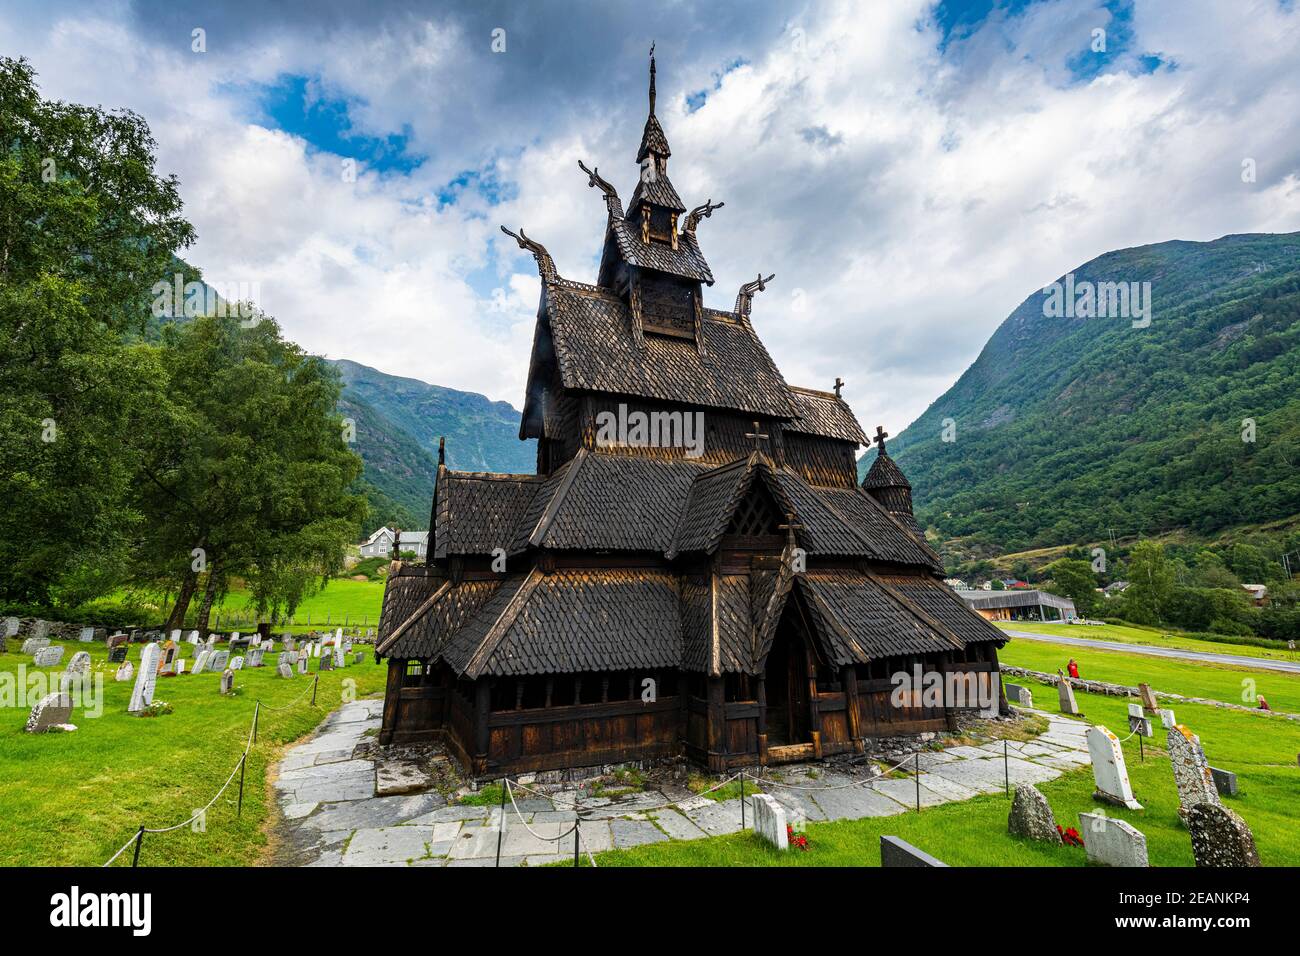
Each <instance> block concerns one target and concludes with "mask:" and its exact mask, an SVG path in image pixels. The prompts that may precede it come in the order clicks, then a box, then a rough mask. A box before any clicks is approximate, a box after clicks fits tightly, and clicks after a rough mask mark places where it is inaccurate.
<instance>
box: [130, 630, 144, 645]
mask: <svg viewBox="0 0 1300 956" xmlns="http://www.w3.org/2000/svg"><path fill="white" fill-rule="evenodd" d="M142 640H143V638H142V637H141V636H140V631H139V630H137V629H132V631H131V643H132V644H139V643H140V642H141V641H142Z"/></svg>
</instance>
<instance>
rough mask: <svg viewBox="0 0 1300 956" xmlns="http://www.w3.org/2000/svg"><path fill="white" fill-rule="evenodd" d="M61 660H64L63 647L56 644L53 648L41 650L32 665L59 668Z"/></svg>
mask: <svg viewBox="0 0 1300 956" xmlns="http://www.w3.org/2000/svg"><path fill="white" fill-rule="evenodd" d="M61 660H63V646H62V645H58V644H56V645H55V646H53V647H42V648H40V649H39V650H38V651H37V652H36V657H35V659H34V660H33V661H32V663H33V664H35V665H36V666H37V667H58V666H59V661H61Z"/></svg>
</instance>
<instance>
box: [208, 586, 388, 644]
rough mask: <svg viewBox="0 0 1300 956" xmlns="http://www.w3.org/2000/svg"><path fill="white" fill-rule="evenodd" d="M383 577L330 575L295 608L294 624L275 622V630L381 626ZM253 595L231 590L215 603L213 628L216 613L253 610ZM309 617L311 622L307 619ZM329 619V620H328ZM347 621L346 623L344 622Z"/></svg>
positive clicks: (275, 631)
mask: <svg viewBox="0 0 1300 956" xmlns="http://www.w3.org/2000/svg"><path fill="white" fill-rule="evenodd" d="M384 583H385V582H384V581H383V580H382V579H381V580H379V581H353V580H352V579H351V578H331V579H330V582H329V584H327V585H325V587H324V588H322V589H321V590H319V591H317V592H316V593H315V594H313V595H312V596H311V597H309V598H306V599H305V600H304V601H303V602H302V604H300V605H299V606H298V610H297V611H295V612H294V622H295V623H293V624H292V625H287V626H284V627H281V626H280V625H278V624H277V625H275V626H273V627H272V628H271V631H272V633H274V634H280V633H283V632H293V633H302V632H306V631H312V630H323V629H325V628H327V627H330V628H333V627H344V626H355V627H373V628H375V629H376V630H378V628H379V611H380V608H381V607H382V605H383V603H384ZM250 601H251V598H250V595H249V593H248V592H247V591H243V590H232V591H231V592H230V593H229V594H227V595H226V599H225V601H224V602H222V604H221V605H220V606H219V607H216V606H214V607H213V615H214V616H213V618H212V620H213V625H212V626H213V630H217V629H218V628H217V617H216V614H217V613H218V612H219V613H220V614H221V615H222V616H224V615H225V614H227V613H232V612H233V613H236V614H239V613H244V612H247V613H248V614H250V615H251V614H252V613H253V608H252V607H251V604H250ZM309 619H310V622H311V623H310V624H309V623H308V620H309ZM327 620H328V622H329V623H328V624H327V623H326V621H327ZM345 622H346V625H345ZM221 629H223V630H235V629H238V628H236V626H235V625H233V624H231V625H229V627H227V624H226V622H224V621H223V622H221ZM244 629H245V630H249V631H252V630H256V626H255V625H251V624H250V625H247V626H246V627H245V628H244Z"/></svg>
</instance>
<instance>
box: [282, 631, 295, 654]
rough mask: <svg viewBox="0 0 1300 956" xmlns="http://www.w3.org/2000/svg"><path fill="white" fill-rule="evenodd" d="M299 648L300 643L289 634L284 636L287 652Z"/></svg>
mask: <svg viewBox="0 0 1300 956" xmlns="http://www.w3.org/2000/svg"><path fill="white" fill-rule="evenodd" d="M297 646H298V642H297V641H295V640H294V639H293V638H292V637H290V636H289V635H288V634H286V635H285V636H284V649H285V650H286V651H292V650H295V649H296V648H297Z"/></svg>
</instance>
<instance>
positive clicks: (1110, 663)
mask: <svg viewBox="0 0 1300 956" xmlns="http://www.w3.org/2000/svg"><path fill="white" fill-rule="evenodd" d="M1071 657H1073V658H1074V659H1075V660H1076V661H1078V662H1079V676H1080V677H1082V678H1084V679H1085V680H1099V681H1106V682H1108V683H1114V684H1127V685H1129V686H1136V685H1137V684H1139V683H1146V684H1150V685H1151V686H1152V688H1154V689H1155V690H1158V691H1166V692H1168V693H1171V694H1182V695H1184V696H1187V697H1206V698H1209V699H1211V700H1221V701H1224V702H1226V703H1229V704H1241V705H1244V706H1254V704H1255V695H1256V694H1257V693H1258V694H1263V695H1264V696H1265V697H1266V698H1267V699H1268V704H1269V706H1270V707H1272V708H1273V709H1274V710H1280V711H1286V712H1287V713H1292V714H1296V713H1300V675H1296V674H1285V673H1281V672H1278V671H1266V670H1259V669H1256V668H1251V667H1247V666H1245V665H1241V666H1237V665H1227V664H1205V663H1201V662H1193V661H1180V660H1174V659H1170V658H1164V657H1151V656H1147V655H1142V654H1125V653H1124V652H1122V651H1108V650H1095V649H1093V648H1085V647H1072V646H1069V645H1066V644H1052V643H1049V642H1046V641H1037V640H1016V639H1015V638H1012V639H1011V641H1010V642H1009V643H1008V644H1007V645H1006V646H1005V647H1003V648H1002V650H1000V651H998V659H999V660H1000V661H1001V662H1002V663H1003V664H1012V665H1014V666H1017V667H1027V668H1029V669H1030V670H1036V671H1046V672H1047V673H1049V674H1055V673H1056V671H1057V669H1058V668H1060V669H1061V670H1064V669H1065V665H1066V662H1068V661H1069V659H1070V658H1071ZM1013 681H1014V679H1013ZM1039 688H1041V691H1042V693H1040V690H1039ZM1030 689H1031V690H1033V691H1034V703H1035V704H1037V703H1039V702H1040V700H1042V699H1044V697H1045V696H1051V697H1055V696H1056V692H1055V690H1054V689H1053V688H1050V687H1047V686H1045V685H1036V686H1034V685H1031V687H1030Z"/></svg>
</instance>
